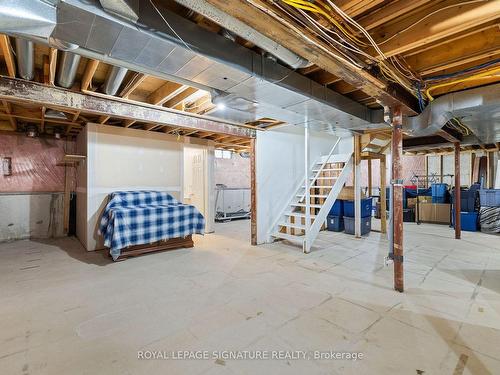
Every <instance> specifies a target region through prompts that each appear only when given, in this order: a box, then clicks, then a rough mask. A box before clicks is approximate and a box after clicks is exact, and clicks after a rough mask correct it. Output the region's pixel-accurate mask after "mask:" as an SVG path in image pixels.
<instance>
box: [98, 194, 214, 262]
mask: <svg viewBox="0 0 500 375" xmlns="http://www.w3.org/2000/svg"><path fill="white" fill-rule="evenodd" d="M204 229H205V219H204V218H203V215H202V214H200V212H199V211H198V210H197V209H196V207H194V206H191V205H187V204H182V203H180V202H179V201H177V200H176V199H175V198H173V197H172V196H171V195H170V194H167V193H164V192H158V191H118V192H114V193H111V194H110V199H109V202H108V204H107V205H106V208H105V209H104V212H103V214H102V217H101V223H100V225H99V231H98V232H99V234H101V235H103V236H104V246H107V247H109V249H110V254H111V256H112V257H113V259H114V260H116V259H117V258H118V257H119V256H120V253H121V251H120V250H121V249H123V248H125V247H128V246H133V245H143V244H148V243H153V242H156V241H160V240H167V239H170V238H177V237H186V236H188V235H190V234H194V233H198V234H203V232H204Z"/></svg>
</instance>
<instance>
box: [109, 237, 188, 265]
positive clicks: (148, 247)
mask: <svg viewBox="0 0 500 375" xmlns="http://www.w3.org/2000/svg"><path fill="white" fill-rule="evenodd" d="M193 246H194V242H193V237H192V235H189V236H187V237H178V238H171V239H169V240H164V241H157V242H153V243H151V244H145V245H136V246H129V247H126V248H124V249H122V250H121V254H120V256H119V257H118V258H117V259H116V260H117V261H118V260H124V259H125V258H128V257H136V256H139V255H142V254H146V253H152V252H154V251H163V250H172V249H180V248H189V247H193ZM110 256H111V255H110Z"/></svg>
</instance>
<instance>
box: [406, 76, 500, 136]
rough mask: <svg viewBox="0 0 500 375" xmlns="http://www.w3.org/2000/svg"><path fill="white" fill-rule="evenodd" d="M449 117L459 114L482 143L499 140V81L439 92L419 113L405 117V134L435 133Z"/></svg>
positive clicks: (423, 134) (424, 134) (421, 134)
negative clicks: (486, 84)
mask: <svg viewBox="0 0 500 375" xmlns="http://www.w3.org/2000/svg"><path fill="white" fill-rule="evenodd" d="M452 118H459V119H460V120H461V121H462V122H463V123H464V124H465V125H467V127H469V129H471V130H472V131H473V132H474V134H475V135H476V136H477V138H479V140H480V141H481V142H482V143H496V142H500V84H494V85H489V86H484V87H478V88H475V89H471V90H465V91H459V92H454V93H451V94H447V95H443V96H440V97H439V98H437V99H435V100H434V101H432V102H431V103H430V104H429V105H428V106H427V107H426V108H425V110H424V111H423V112H422V113H421V114H420V115H418V116H414V117H408V118H405V119H404V122H403V130H404V131H405V133H406V134H408V135H411V136H415V137H421V136H429V135H432V134H435V133H436V132H437V131H439V130H441V128H442V127H443V126H444V125H445V124H446V123H447V122H448V121H449V120H451V119H452Z"/></svg>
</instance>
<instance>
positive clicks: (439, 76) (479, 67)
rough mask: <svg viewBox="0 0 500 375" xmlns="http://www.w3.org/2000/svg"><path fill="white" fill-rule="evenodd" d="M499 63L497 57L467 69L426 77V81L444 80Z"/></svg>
mask: <svg viewBox="0 0 500 375" xmlns="http://www.w3.org/2000/svg"><path fill="white" fill-rule="evenodd" d="M498 63H500V59H495V60H492V61H488V62H486V63H483V64H479V65H476V66H472V67H470V68H467V69H463V70H460V71H458V72H454V73H448V74H441V75H437V76H432V77H427V78H424V81H426V82H429V81H437V80H442V79H447V78H453V77H457V76H460V75H462V74H466V73H469V72H473V71H477V70H480V69H483V68H488V67H490V66H492V65H496V64H498Z"/></svg>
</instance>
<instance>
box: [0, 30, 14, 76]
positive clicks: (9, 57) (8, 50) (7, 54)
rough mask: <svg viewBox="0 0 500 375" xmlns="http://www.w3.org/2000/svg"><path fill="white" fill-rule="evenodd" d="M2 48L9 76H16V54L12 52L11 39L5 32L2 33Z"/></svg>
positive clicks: (0, 43) (0, 42) (0, 36)
mask: <svg viewBox="0 0 500 375" xmlns="http://www.w3.org/2000/svg"><path fill="white" fill-rule="evenodd" d="M0 48H1V50H2V53H3V58H4V60H5V64H6V65H7V74H8V75H9V77H15V76H16V61H15V59H14V54H13V53H12V46H11V44H10V39H9V37H8V36H7V35H5V34H0Z"/></svg>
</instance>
